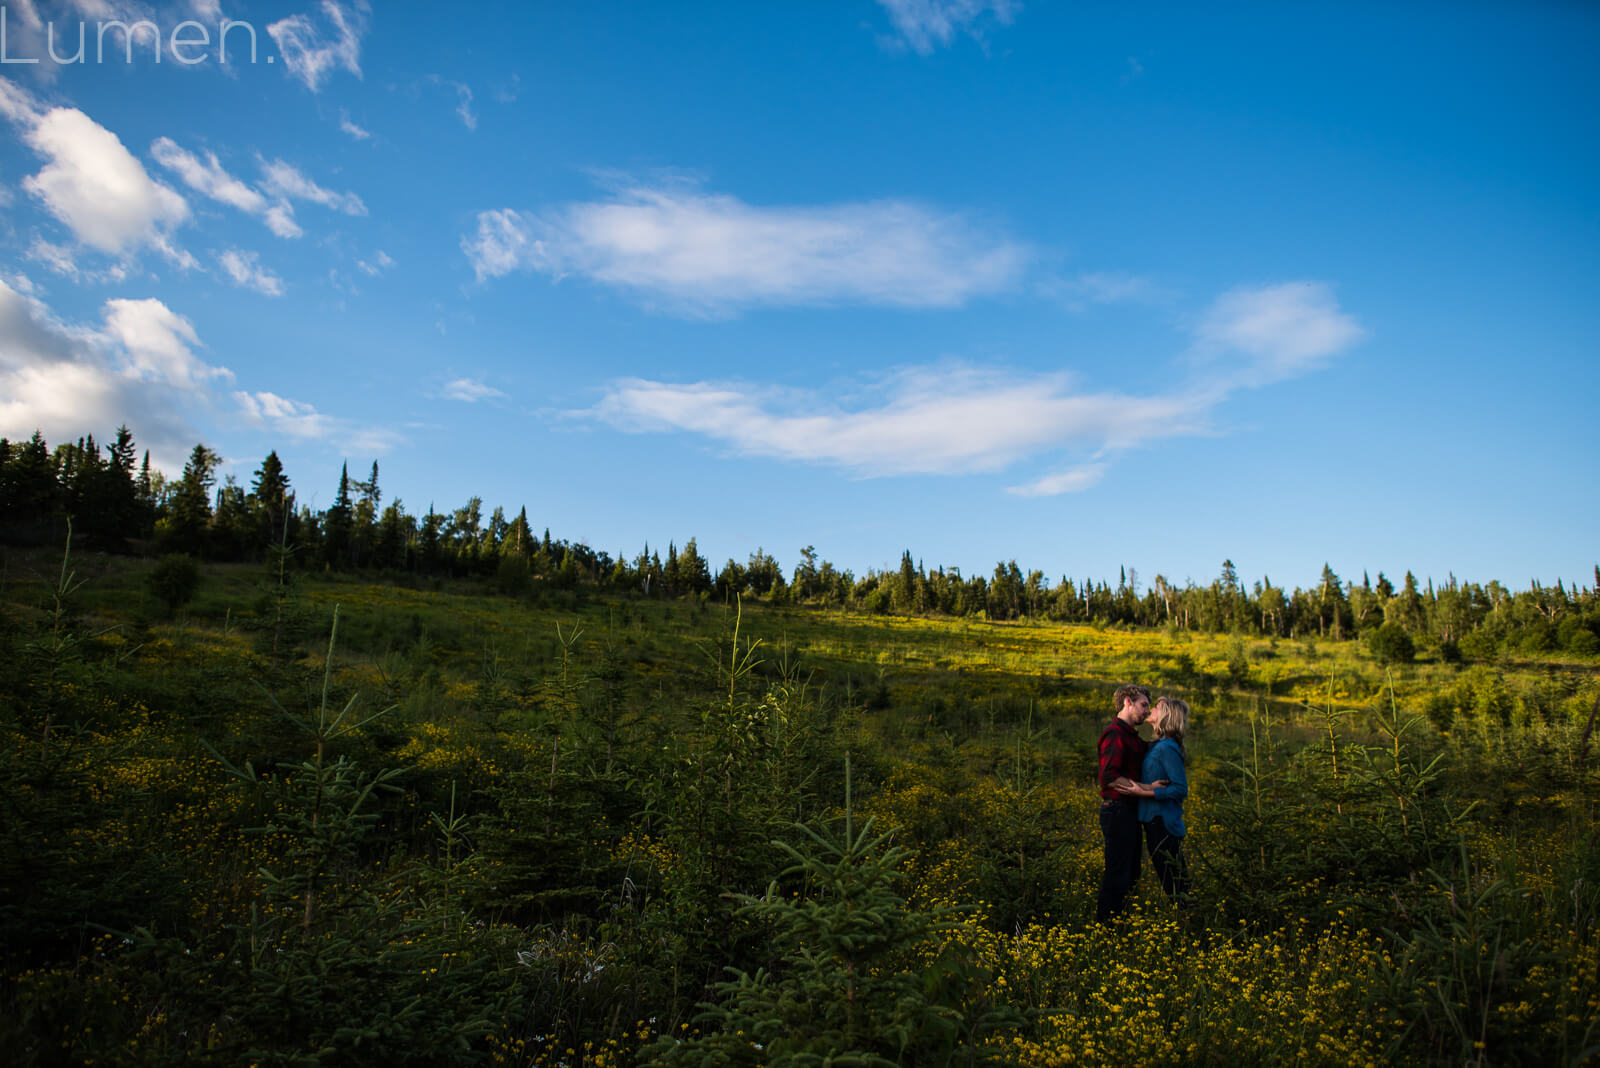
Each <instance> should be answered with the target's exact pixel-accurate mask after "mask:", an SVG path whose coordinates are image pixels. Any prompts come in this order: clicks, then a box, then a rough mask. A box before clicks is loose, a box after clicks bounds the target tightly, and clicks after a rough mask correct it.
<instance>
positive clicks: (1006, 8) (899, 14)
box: [878, 0, 1022, 56]
mask: <svg viewBox="0 0 1600 1068" xmlns="http://www.w3.org/2000/svg"><path fill="white" fill-rule="evenodd" d="M878 3H880V4H881V5H883V9H884V10H885V11H887V12H888V14H889V21H890V22H891V23H892V24H893V25H894V28H895V32H896V34H898V37H897V38H893V39H892V40H895V41H896V42H897V43H899V44H900V45H902V46H903V47H909V48H910V49H911V50H912V51H914V52H916V53H917V54H918V55H923V56H926V55H932V54H933V51H934V49H936V48H944V47H947V46H948V45H949V44H950V42H951V41H953V40H955V38H956V35H957V34H958V33H964V34H966V35H967V36H969V37H971V38H973V39H974V40H977V41H979V42H982V41H983V40H984V32H985V30H986V28H987V27H988V25H989V24H990V23H991V22H993V23H995V24H998V25H1001V26H1009V25H1011V20H1012V19H1013V18H1015V17H1016V13H1017V12H1018V11H1019V10H1021V8H1022V5H1021V4H1020V3H1018V2H1016V0H878Z"/></svg>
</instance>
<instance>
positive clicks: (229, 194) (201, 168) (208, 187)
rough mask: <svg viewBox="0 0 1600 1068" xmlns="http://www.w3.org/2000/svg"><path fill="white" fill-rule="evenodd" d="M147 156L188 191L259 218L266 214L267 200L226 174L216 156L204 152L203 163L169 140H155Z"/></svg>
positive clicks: (160, 138) (251, 188)
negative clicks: (176, 178)
mask: <svg viewBox="0 0 1600 1068" xmlns="http://www.w3.org/2000/svg"><path fill="white" fill-rule="evenodd" d="M150 155H151V156H152V157H154V159H155V161H156V162H157V163H159V164H161V165H162V166H163V167H165V168H166V169H167V170H169V171H172V172H173V173H174V174H176V175H177V176H178V177H179V178H181V179H183V183H184V184H185V185H187V186H188V187H189V188H190V189H193V190H194V191H195V192H197V193H200V194H202V195H203V196H207V197H210V198H211V199H212V200H216V201H220V202H221V203H223V204H228V205H231V206H233V207H235V208H238V209H239V210H240V211H243V212H248V213H249V214H251V215H261V214H263V213H265V211H266V210H267V198H266V197H264V196H262V195H261V192H260V191H259V190H257V189H255V188H253V187H251V186H248V185H246V184H245V183H244V182H241V181H240V180H239V179H237V178H235V177H234V176H233V175H231V174H229V173H228V172H227V170H226V169H225V168H224V167H223V166H222V164H221V162H220V161H218V159H217V154H216V153H215V152H207V153H206V156H205V159H204V160H202V159H200V157H198V156H196V155H195V154H194V153H192V152H189V151H187V150H186V149H183V148H181V147H179V145H178V143H177V142H176V141H174V140H172V138H170V137H158V138H157V139H156V140H155V141H154V142H153V143H152V144H151V145H150Z"/></svg>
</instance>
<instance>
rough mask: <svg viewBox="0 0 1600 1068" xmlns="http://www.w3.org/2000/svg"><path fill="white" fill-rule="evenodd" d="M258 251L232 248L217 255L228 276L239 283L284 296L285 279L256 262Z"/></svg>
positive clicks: (270, 293)
mask: <svg viewBox="0 0 1600 1068" xmlns="http://www.w3.org/2000/svg"><path fill="white" fill-rule="evenodd" d="M256 259H257V257H256V253H254V252H244V251H241V250H240V249H236V248H230V249H228V250H227V251H226V252H224V253H222V254H221V255H220V256H218V257H217V261H218V262H219V263H221V264H222V269H223V270H224V271H226V272H227V274H228V277H229V278H231V279H233V280H234V282H235V283H237V284H238V285H241V286H244V287H245V288H247V289H253V290H255V291H256V292H257V293H261V294H263V295H265V296H268V297H281V296H283V279H282V278H279V277H278V276H277V275H275V274H273V273H272V272H271V271H269V270H267V269H266V268H265V267H262V266H261V265H260V264H259V263H257V262H256Z"/></svg>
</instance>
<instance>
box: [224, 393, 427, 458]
mask: <svg viewBox="0 0 1600 1068" xmlns="http://www.w3.org/2000/svg"><path fill="white" fill-rule="evenodd" d="M233 399H234V401H235V402H237V403H238V405H239V408H240V410H241V412H242V413H243V415H244V418H245V420H246V421H247V422H249V423H250V424H251V425H253V426H256V427H259V428H261V429H262V430H266V431H268V432H270V433H274V434H287V435H288V436H290V437H292V438H298V439H300V440H302V441H306V440H313V441H328V442H332V443H334V444H336V445H339V446H341V447H343V448H345V449H347V450H349V451H351V452H359V453H366V454H368V455H372V454H381V453H385V452H388V451H389V450H390V449H392V448H394V447H395V445H396V444H398V443H399V442H400V440H401V437H400V435H399V434H397V433H395V432H394V431H392V430H388V429H386V428H383V427H373V426H362V425H359V424H357V423H353V422H351V421H350V420H347V419H338V418H335V417H334V416H330V415H325V414H324V413H322V412H319V411H317V409H316V408H315V407H314V406H313V405H310V404H307V403H305V402H304V401H297V400H291V399H289V398H288V397H280V396H278V395H277V394H276V393H267V392H258V393H248V392H245V391H243V390H240V391H236V392H235V393H234V394H233Z"/></svg>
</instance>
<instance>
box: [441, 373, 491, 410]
mask: <svg viewBox="0 0 1600 1068" xmlns="http://www.w3.org/2000/svg"><path fill="white" fill-rule="evenodd" d="M444 395H445V396H446V397H448V398H450V399H451V400H458V401H466V402H467V403H468V404H474V403H476V402H478V401H481V400H498V399H502V398H504V397H505V394H504V393H503V392H501V391H500V390H498V389H495V388H494V387H493V386H490V385H486V384H484V382H483V380H482V379H481V378H457V379H454V380H453V381H450V382H446V383H445V384H444Z"/></svg>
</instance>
